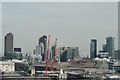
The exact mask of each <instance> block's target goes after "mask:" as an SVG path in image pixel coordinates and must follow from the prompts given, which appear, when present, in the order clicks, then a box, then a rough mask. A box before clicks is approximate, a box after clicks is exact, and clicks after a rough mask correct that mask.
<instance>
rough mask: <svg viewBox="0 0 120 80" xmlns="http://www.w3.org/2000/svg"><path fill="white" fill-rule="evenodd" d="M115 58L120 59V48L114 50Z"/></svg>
mask: <svg viewBox="0 0 120 80" xmlns="http://www.w3.org/2000/svg"><path fill="white" fill-rule="evenodd" d="M114 58H115V59H116V60H120V50H115V52H114Z"/></svg>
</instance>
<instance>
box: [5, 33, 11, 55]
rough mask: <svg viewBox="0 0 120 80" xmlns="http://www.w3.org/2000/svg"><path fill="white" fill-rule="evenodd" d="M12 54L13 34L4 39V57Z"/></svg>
mask: <svg viewBox="0 0 120 80" xmlns="http://www.w3.org/2000/svg"><path fill="white" fill-rule="evenodd" d="M9 53H13V34H12V33H8V34H7V35H6V36H5V39H4V56H7V54H9Z"/></svg>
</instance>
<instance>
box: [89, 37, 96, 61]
mask: <svg viewBox="0 0 120 80" xmlns="http://www.w3.org/2000/svg"><path fill="white" fill-rule="evenodd" d="M96 56H97V40H96V39H92V40H91V43H90V58H91V59H94V58H96Z"/></svg>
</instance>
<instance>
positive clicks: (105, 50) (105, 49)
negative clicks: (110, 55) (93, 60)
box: [102, 44, 107, 52]
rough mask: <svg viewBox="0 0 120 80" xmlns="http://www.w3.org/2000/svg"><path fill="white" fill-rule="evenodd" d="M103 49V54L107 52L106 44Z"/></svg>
mask: <svg viewBox="0 0 120 80" xmlns="http://www.w3.org/2000/svg"><path fill="white" fill-rule="evenodd" d="M102 48H103V50H102V51H103V52H107V45H106V44H104V45H103V47H102Z"/></svg>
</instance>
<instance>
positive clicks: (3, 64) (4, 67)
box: [0, 60, 29, 72]
mask: <svg viewBox="0 0 120 80" xmlns="http://www.w3.org/2000/svg"><path fill="white" fill-rule="evenodd" d="M28 67H29V66H28V63H27V62H24V61H22V60H9V61H0V72H13V71H24V70H25V69H28Z"/></svg>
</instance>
